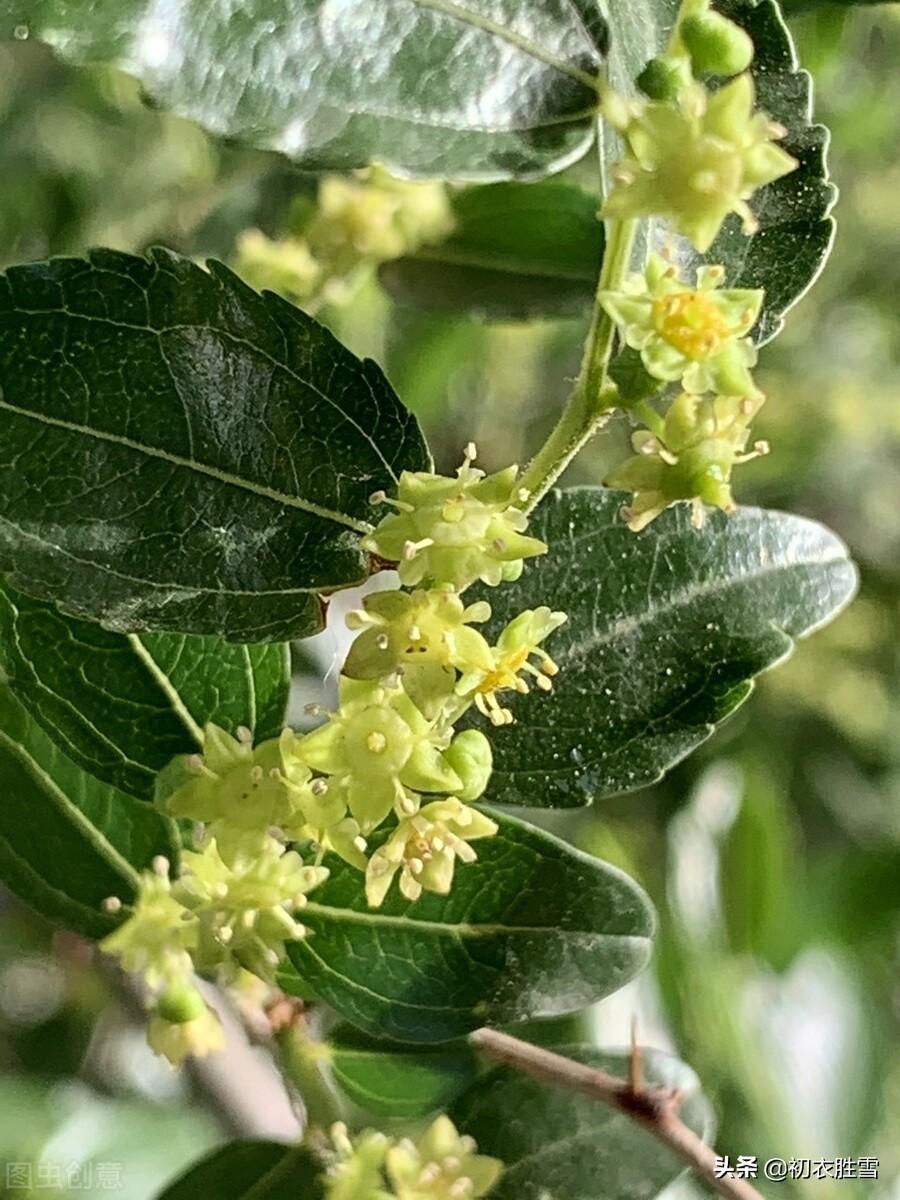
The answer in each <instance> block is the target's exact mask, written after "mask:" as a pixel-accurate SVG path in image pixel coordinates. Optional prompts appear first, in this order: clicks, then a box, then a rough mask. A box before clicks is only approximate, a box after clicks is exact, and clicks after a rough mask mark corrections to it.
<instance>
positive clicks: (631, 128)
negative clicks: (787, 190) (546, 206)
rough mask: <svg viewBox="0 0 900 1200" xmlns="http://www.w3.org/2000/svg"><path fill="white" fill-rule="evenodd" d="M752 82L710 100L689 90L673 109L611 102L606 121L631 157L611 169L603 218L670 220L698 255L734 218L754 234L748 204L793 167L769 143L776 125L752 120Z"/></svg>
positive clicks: (701, 91) (698, 88) (698, 89)
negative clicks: (732, 215)
mask: <svg viewBox="0 0 900 1200" xmlns="http://www.w3.org/2000/svg"><path fill="white" fill-rule="evenodd" d="M753 104H754V91H753V82H752V80H751V78H750V76H749V75H740V76H738V78H737V79H734V80H732V81H731V82H730V83H727V84H725V86H724V87H721V88H719V89H718V91H715V92H713V93H712V94H710V93H709V92H707V90H706V89H705V88H704V87H703V85H702V84H699V83H697V84H695V85H694V86H692V87H689V88H686V89H685V90H684V91H682V93H681V94H680V96H679V98H678V101H677V102H675V103H660V102H657V101H648V102H636V103H634V104H625V103H623V102H622V101H619V100H616V99H613V100H612V101H611V102H610V103H609V104H608V106H607V118H608V119H609V120H610V122H611V123H612V124H614V125H616V126H617V127H618V128H619V129H620V131H621V132H622V134H623V136H624V138H625V141H626V143H627V145H628V149H629V152H630V153H629V155H628V156H627V157H626V158H625V159H623V160H622V161H621V162H620V163H618V164H617V165H616V167H615V168H614V182H615V185H616V186H615V187H614V188H613V190H612V192H611V193H610V195H609V197H608V199H607V201H606V203H605V205H604V206H603V215H604V216H605V217H618V218H627V217H649V216H654V215H658V216H663V217H667V218H668V219H669V220H670V221H671V222H672V224H673V226H674V228H675V230H676V231H677V232H678V233H681V234H683V235H684V236H685V237H687V238H689V239H690V241H691V242H692V243H693V244H694V246H696V248H697V249H698V250H700V251H705V250H707V249H708V248H709V246H710V245H711V243H712V241H713V239H714V238H715V236H716V234H717V233H718V232H719V228H720V227H721V225H722V222H723V221H724V220H725V218H726V217H727V216H728V214H729V213H730V212H736V213H738V214H739V215H740V217H741V218H742V219H743V222H744V232H745V233H751V232H753V230H755V229H756V219H755V217H754V216H753V213H752V211H751V210H750V207H749V205H748V204H747V201H748V200H749V199H750V198H751V196H752V195H753V193H754V192H755V191H756V190H757V188H760V187H763V186H764V185H765V184H767V183H771V182H772V181H773V180H774V179H778V178H779V177H780V176H782V175H786V174H787V173H788V171H792V170H793V169H794V168H795V167H796V165H797V163H796V161H795V160H794V159H793V158H791V156H790V155H789V154H788V153H786V151H784V150H782V149H781V148H780V147H779V146H776V145H775V144H774V141H775V140H776V139H778V138H780V137H783V136H784V130H783V129H782V128H781V126H779V125H776V124H774V123H773V122H772V121H770V120H769V118H768V117H767V116H766V115H765V114H764V113H761V112H757V113H754V111H753Z"/></svg>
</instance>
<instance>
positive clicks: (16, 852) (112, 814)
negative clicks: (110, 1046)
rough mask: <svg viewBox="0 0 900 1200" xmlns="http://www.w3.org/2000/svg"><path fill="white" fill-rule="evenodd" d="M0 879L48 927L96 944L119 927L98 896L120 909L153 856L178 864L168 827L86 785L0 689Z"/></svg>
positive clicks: (158, 817) (150, 813)
mask: <svg viewBox="0 0 900 1200" xmlns="http://www.w3.org/2000/svg"><path fill="white" fill-rule="evenodd" d="M0 796H2V803H0V879H2V880H3V882H4V883H5V884H7V885H8V886H9V888H10V889H11V890H12V891H13V892H15V893H16V895H17V896H19V897H20V899H22V900H24V901H25V903H26V904H28V905H30V907H31V908H33V909H34V910H35V911H36V912H39V913H40V914H41V915H42V916H44V917H47V918H48V920H50V921H53V922H55V923H57V924H60V925H64V926H65V927H66V928H67V929H72V930H74V931H75V932H76V933H81V934H84V935H85V936H86V937H96V938H99V937H102V936H103V935H104V934H107V933H109V932H110V931H111V930H112V929H113V928H114V927H115V926H116V925H117V924H118V922H119V921H120V920H121V918H120V917H114V916H109V915H107V914H105V913H103V912H102V911H101V908H100V905H101V903H102V901H103V900H104V899H105V898H106V897H107V896H118V897H119V898H120V899H121V900H122V901H123V902H124V903H126V904H128V903H130V902H131V901H132V900H133V899H134V896H135V892H136V886H137V883H138V875H139V872H140V871H141V870H145V869H147V868H149V866H150V864H151V862H152V860H153V858H154V856H155V855H157V854H162V855H165V857H166V858H168V859H169V860H170V862H176V861H177V859H178V842H177V839H176V835H175V826H174V824H173V823H172V822H171V821H170V820H169V819H168V818H167V817H164V816H163V815H162V814H161V813H159V812H158V811H157V810H156V809H155V808H153V807H152V805H149V804H144V803H142V802H141V801H140V800H135V799H133V798H132V797H131V796H126V795H125V794H124V793H123V792H120V791H118V790H117V789H116V788H113V787H110V786H108V785H107V784H104V783H100V782H99V781H98V780H96V779H93V778H91V776H90V775H87V774H86V773H85V772H84V771H82V770H81V769H80V768H79V767H77V766H75V764H74V763H73V762H72V761H71V759H68V758H67V757H66V756H65V755H64V754H63V753H62V751H61V750H60V749H59V748H58V747H57V746H56V745H55V744H54V743H53V742H52V741H50V739H49V738H48V737H47V735H46V734H45V733H44V732H43V730H42V729H41V728H40V726H38V725H37V724H36V723H35V722H34V721H32V720H31V718H30V717H29V715H28V714H27V713H26V711H25V710H24V709H23V708H22V706H21V705H20V704H19V703H18V702H17V701H16V700H15V699H14V697H13V696H12V695H11V694H10V692H9V691H8V690H7V689H6V688H0Z"/></svg>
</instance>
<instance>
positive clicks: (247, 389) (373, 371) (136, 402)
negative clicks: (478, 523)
mask: <svg viewBox="0 0 900 1200" xmlns="http://www.w3.org/2000/svg"><path fill="white" fill-rule="evenodd" d="M209 267H210V272H209V273H207V272H205V271H203V270H202V269H201V268H200V267H198V266H197V265H196V264H194V263H192V262H190V261H189V260H187V259H183V258H179V257H177V256H176V255H173V254H170V253H168V252H167V251H164V250H154V251H152V252H151V254H150V257H149V259H143V258H136V257H133V256H131V255H126V254H119V253H117V252H114V251H109V250H103V251H95V252H94V253H93V254H92V255H91V256H90V258H89V259H88V260H87V261H82V260H79V259H55V260H53V261H51V262H47V263H37V264H34V265H30V266H25V267H14V268H11V269H10V270H9V271H7V273H6V275H5V277H3V278H0V416H2V420H3V432H2V436H0V514H2V515H0V563H2V565H3V566H4V567H5V568H6V569H7V570H9V571H11V572H12V577H11V582H12V583H13V584H14V585H15V586H16V587H18V588H20V589H21V590H22V591H25V592H28V593H29V594H31V595H34V596H36V597H37V598H39V599H44V600H54V601H56V602H57V603H59V604H61V605H62V607H64V608H65V609H66V611H68V612H71V613H72V614H73V615H75V616H80V617H84V618H87V619H90V620H94V621H99V622H101V623H102V624H103V625H105V626H107V627H108V628H110V629H114V630H116V631H118V632H122V633H134V632H142V631H145V630H155V631H163V632H164V631H167V630H176V631H177V632H180V633H199V634H217V635H220V636H223V637H226V638H228V639H229V640H233V641H245V642H248V641H260V642H262V641H279V640H281V641H283V640H285V639H287V638H289V637H295V636H304V635H306V634H309V633H312V632H314V631H315V630H317V629H319V628H320V627H321V623H322V612H321V602H320V600H319V597H318V595H317V594H316V593H318V592H321V591H327V590H329V589H332V588H338V587H343V586H346V585H347V584H351V583H354V582H359V581H360V580H361V579H363V578H364V577H365V575H366V573H367V560H366V556H365V555H364V554H363V553H362V552H361V550H360V549H359V546H358V535H359V533H361V532H363V531H365V530H366V529H367V528H368V527H369V524H368V522H369V519H370V518H371V517H376V513H375V512H374V510H373V509H372V507H371V505H370V504H369V499H368V497H369V496H370V495H371V493H372V492H373V491H376V490H379V489H381V488H390V487H391V486H392V485H393V484H394V481H395V480H396V478H397V475H398V474H399V472H400V471H401V470H402V469H404V468H410V469H413V470H415V469H421V468H425V467H427V465H428V453H427V450H426V448H425V445H424V443H423V441H422V436H421V433H420V432H419V429H418V426H417V424H416V422H415V419H414V418H413V417H411V416H410V414H409V413H408V412H407V411H406V410H405V409H404V408H403V406H402V405H401V404H400V402H399V400H398V399H397V397H396V396H395V395H394V392H393V390H392V389H391V386H390V384H389V383H388V382H387V380H386V379H385V377H384V375H383V374H382V373H381V371H380V370H379V369H378V367H377V366H375V364H374V363H372V362H371V361H368V360H366V361H360V360H359V359H357V358H355V357H354V356H353V355H352V354H350V353H349V351H347V350H345V349H344V348H343V347H342V346H341V345H340V344H339V343H338V342H337V341H336V340H335V339H334V338H333V337H332V335H331V334H330V333H328V332H327V331H326V330H325V329H324V328H323V327H322V326H321V325H319V324H318V323H317V322H316V321H314V320H312V318H311V317H308V316H306V315H305V314H304V313H302V312H300V311H299V310H298V309H295V308H293V307H292V306H291V305H289V304H287V303H286V302H285V301H283V300H281V299H279V298H278V297H276V296H273V295H270V294H266V295H265V296H262V297H261V296H259V295H257V294H256V293H255V292H253V291H251V290H250V288H248V287H246V286H245V285H244V284H242V283H241V282H240V280H238V279H237V277H236V276H234V275H232V274H231V272H229V271H228V270H226V268H225V267H223V266H221V264H218V263H210V264H209Z"/></svg>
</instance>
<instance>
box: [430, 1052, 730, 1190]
mask: <svg viewBox="0 0 900 1200" xmlns="http://www.w3.org/2000/svg"><path fill="white" fill-rule="evenodd" d="M552 1049H554V1050H555V1051H556V1052H557V1053H559V1054H562V1055H564V1056H566V1057H567V1058H572V1059H575V1060H576V1061H577V1062H581V1063H587V1064H589V1065H590V1066H593V1067H598V1068H600V1069H602V1070H605V1071H609V1072H610V1073H611V1074H613V1075H617V1076H619V1077H620V1078H624V1077H627V1074H628V1056H627V1055H625V1054H615V1053H609V1052H604V1051H600V1050H596V1049H594V1048H593V1047H590V1046H577V1045H576V1046H554V1047H552ZM641 1058H642V1063H643V1065H644V1068H645V1075H646V1078H647V1079H648V1081H650V1082H652V1083H657V1084H660V1085H662V1086H666V1087H676V1088H678V1089H679V1091H681V1092H682V1093H683V1095H684V1103H683V1105H682V1108H681V1117H682V1120H683V1121H684V1122H685V1123H686V1124H687V1125H688V1127H689V1128H690V1129H692V1130H693V1131H694V1132H695V1133H697V1134H699V1135H700V1136H701V1137H703V1138H709V1136H710V1135H711V1132H712V1116H711V1112H710V1107H709V1104H708V1102H707V1101H706V1098H705V1097H704V1096H703V1094H702V1092H701V1091H700V1085H699V1083H698V1080H697V1077H696V1075H694V1073H693V1071H691V1070H690V1068H689V1067H686V1066H685V1065H684V1064H683V1063H680V1062H678V1061H677V1060H676V1059H673V1058H670V1057H669V1056H668V1055H665V1054H660V1053H658V1052H655V1051H644V1052H643V1053H642V1055H641ZM450 1115H451V1117H452V1118H453V1120H454V1121H455V1123H456V1124H457V1126H458V1127H459V1129H460V1130H461V1131H462V1132H464V1133H467V1134H469V1135H470V1136H472V1137H473V1138H475V1140H476V1141H477V1142H478V1150H479V1152H480V1153H481V1154H491V1155H494V1156H495V1157H496V1158H500V1159H502V1160H503V1162H504V1163H505V1164H506V1167H505V1170H504V1171H503V1174H502V1175H501V1176H500V1179H499V1180H498V1182H497V1184H496V1185H495V1187H494V1188H493V1190H492V1191H491V1200H547V1198H548V1197H553V1198H554V1200H555V1198H556V1197H559V1198H560V1200H562V1198H563V1197H564V1198H565V1200H649V1198H650V1197H653V1196H656V1195H658V1194H659V1193H660V1192H661V1191H662V1190H663V1189H664V1188H665V1187H667V1186H668V1185H669V1184H670V1183H671V1182H672V1181H673V1180H674V1179H676V1178H677V1177H678V1176H679V1175H681V1174H682V1172H683V1171H684V1164H683V1162H682V1160H681V1159H680V1158H678V1157H676V1155H675V1154H673V1153H672V1151H671V1150H669V1149H667V1148H666V1147H665V1146H663V1145H662V1144H661V1143H660V1142H659V1140H658V1139H657V1138H656V1137H655V1136H654V1135H653V1134H652V1133H650V1132H649V1131H647V1130H646V1129H644V1128H643V1127H642V1126H641V1125H640V1124H639V1123H638V1122H636V1121H635V1120H634V1119H633V1118H632V1117H630V1116H627V1115H626V1114H624V1113H620V1112H617V1111H615V1110H614V1109H611V1108H607V1107H606V1106H604V1105H602V1104H598V1103H597V1101H596V1100H592V1099H590V1098H589V1097H587V1096H579V1095H578V1094H576V1093H575V1092H571V1091H568V1090H566V1089H565V1088H559V1087H550V1086H549V1085H546V1084H543V1083H538V1082H537V1081H536V1080H533V1079H530V1078H526V1077H525V1076H523V1075H522V1074H520V1073H519V1072H517V1071H513V1070H510V1069H508V1068H505V1067H496V1068H494V1069H493V1070H491V1071H489V1072H488V1073H487V1074H486V1075H484V1076H482V1078H481V1079H479V1080H478V1081H477V1082H476V1083H475V1084H474V1085H473V1086H472V1087H471V1088H470V1089H469V1091H468V1092H466V1093H465V1094H464V1095H463V1096H462V1097H461V1098H460V1099H459V1100H458V1101H457V1103H456V1104H455V1105H454V1107H453V1108H452V1109H451V1114H450Z"/></svg>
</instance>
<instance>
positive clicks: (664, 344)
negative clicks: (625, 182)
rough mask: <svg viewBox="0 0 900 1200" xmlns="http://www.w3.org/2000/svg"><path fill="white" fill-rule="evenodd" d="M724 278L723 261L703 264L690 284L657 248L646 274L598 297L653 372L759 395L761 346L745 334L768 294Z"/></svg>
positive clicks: (692, 384)
mask: <svg viewBox="0 0 900 1200" xmlns="http://www.w3.org/2000/svg"><path fill="white" fill-rule="evenodd" d="M724 278H725V270H724V268H723V267H720V266H708V267H700V269H699V270H698V272H697V284H696V287H694V288H691V287H690V286H688V285H687V284H686V283H685V282H684V281H683V280H682V279H680V278H679V275H678V271H677V269H676V268H675V267H674V266H673V265H672V264H671V263H668V262H666V260H665V259H664V258H662V257H660V255H658V254H652V255H651V256H650V259H649V261H648V263H647V267H646V270H645V271H644V273H643V274H642V275H632V276H630V277H629V278H628V279H627V280H626V281H625V283H624V284H623V285H622V288H621V290H619V291H615V292H612V291H608V292H601V293H600V297H599V299H600V303H601V305H602V306H603V308H604V309H605V310H606V312H607V313H608V314H609V315H610V316H611V317H612V318H613V320H614V321H615V322H616V324H617V325H618V326H619V327H620V329H621V331H622V335H623V337H624V339H625V341H626V342H627V344H628V345H629V346H631V347H632V348H633V349H634V350H639V351H640V354H641V359H642V361H643V363H644V366H645V368H646V369H647V371H648V373H649V374H650V375H652V376H653V377H654V378H655V379H662V380H666V381H671V380H676V379H680V380H681V386H682V387H683V388H684V390H685V391H686V392H696V393H698V394H699V393H702V392H720V393H721V394H723V395H727V396H756V395H758V394H759V392H758V389H757V388H756V386H755V384H754V383H753V379H752V377H751V375H750V367H752V366H753V365H754V363H755V362H756V349H755V347H754V346H753V343H752V342H751V341H750V340H749V338H748V337H747V334H748V333H749V332H750V330H751V329H752V328H753V325H754V323H755V321H756V318H757V317H758V316H759V309H760V305H761V304H762V297H763V293H762V291H761V290H760V289H758V288H720V284H721V283H722V280H723V279H724Z"/></svg>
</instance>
